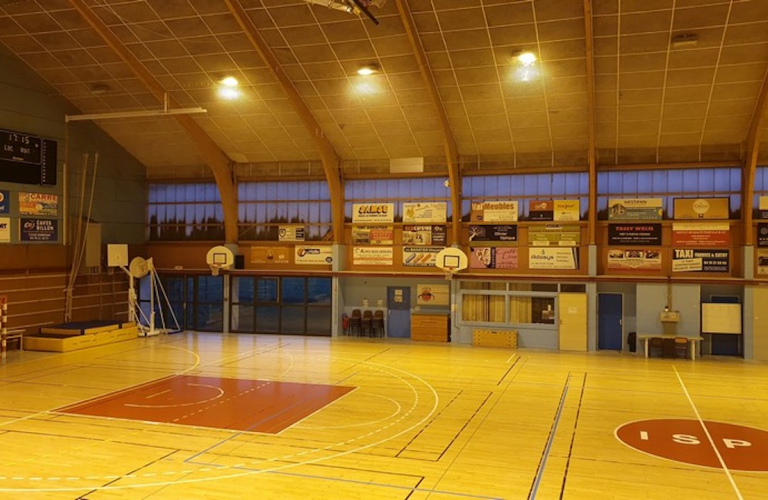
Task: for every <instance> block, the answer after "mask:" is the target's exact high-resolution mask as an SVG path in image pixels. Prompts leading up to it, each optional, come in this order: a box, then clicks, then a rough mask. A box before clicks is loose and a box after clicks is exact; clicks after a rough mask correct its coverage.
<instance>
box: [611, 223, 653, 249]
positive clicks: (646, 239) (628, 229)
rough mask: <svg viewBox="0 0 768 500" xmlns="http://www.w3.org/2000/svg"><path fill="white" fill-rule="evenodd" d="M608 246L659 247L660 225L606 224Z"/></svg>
mask: <svg viewBox="0 0 768 500" xmlns="http://www.w3.org/2000/svg"><path fill="white" fill-rule="evenodd" d="M608 244H609V245H619V246H621V245H661V224H608Z"/></svg>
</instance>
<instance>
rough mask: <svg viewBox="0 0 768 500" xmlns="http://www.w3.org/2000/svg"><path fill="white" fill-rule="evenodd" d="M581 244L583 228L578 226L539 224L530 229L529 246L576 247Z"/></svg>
mask: <svg viewBox="0 0 768 500" xmlns="http://www.w3.org/2000/svg"><path fill="white" fill-rule="evenodd" d="M579 242H581V228H580V227H579V226H576V225H570V226H569V225H560V224H539V225H536V226H529V227H528V244H529V245H531V246H535V247H549V246H559V247H575V246H578V245H579Z"/></svg>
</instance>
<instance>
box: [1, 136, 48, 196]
mask: <svg viewBox="0 0 768 500" xmlns="http://www.w3.org/2000/svg"><path fill="white" fill-rule="evenodd" d="M56 168H57V150H56V141H52V140H49V139H41V138H40V137H38V136H36V135H30V134H25V133H23V132H14V131H12V130H2V129H0V181H3V182H16V183H19V184H43V185H46V186H55V185H56Z"/></svg>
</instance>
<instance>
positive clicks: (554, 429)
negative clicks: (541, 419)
mask: <svg viewBox="0 0 768 500" xmlns="http://www.w3.org/2000/svg"><path fill="white" fill-rule="evenodd" d="M570 383H571V373H570V372H568V378H566V379H565V387H564V388H563V394H562V395H561V396H560V405H558V407H557V413H555V421H554V422H553V423H552V428H551V429H550V431H549V437H548V438H547V445H546V446H545V447H544V456H542V457H541V463H540V464H539V470H537V471H536V479H535V480H534V481H533V487H532V488H531V492H530V493H529V494H528V498H529V500H533V499H534V498H536V492H537V491H538V489H539V483H540V482H541V478H542V476H543V475H544V468H545V467H546V466H547V458H548V457H549V452H550V450H551V449H552V443H553V442H554V440H555V433H556V432H557V425H558V424H559V423H560V415H562V413H563V408H564V407H565V398H566V396H568V386H569V385H570ZM742 500H743V499H742Z"/></svg>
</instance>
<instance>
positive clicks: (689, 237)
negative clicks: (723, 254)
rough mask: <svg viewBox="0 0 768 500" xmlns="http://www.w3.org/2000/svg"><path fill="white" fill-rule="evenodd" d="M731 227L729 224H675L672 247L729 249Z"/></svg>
mask: <svg viewBox="0 0 768 500" xmlns="http://www.w3.org/2000/svg"><path fill="white" fill-rule="evenodd" d="M730 229H731V227H730V225H729V224H728V223H727V222H709V223H700V222H675V223H673V224H672V245H673V246H676V247H729V246H731V231H730Z"/></svg>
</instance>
